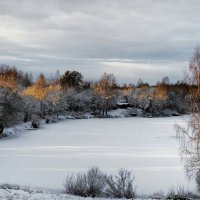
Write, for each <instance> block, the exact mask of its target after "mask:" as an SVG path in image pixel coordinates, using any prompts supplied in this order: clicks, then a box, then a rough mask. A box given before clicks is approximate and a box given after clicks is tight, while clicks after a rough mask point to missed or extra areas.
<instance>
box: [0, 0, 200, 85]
mask: <svg viewBox="0 0 200 200" xmlns="http://www.w3.org/2000/svg"><path fill="white" fill-rule="evenodd" d="M199 9H200V1H199V0H0V52H1V53H0V63H2V64H9V65H15V66H16V67H17V68H19V69H23V70H25V71H32V72H33V73H34V74H37V73H39V72H44V73H45V74H47V75H49V74H50V73H54V72H55V71H56V70H57V69H59V70H60V72H64V71H65V70H67V69H68V70H77V71H80V72H81V73H82V74H83V75H84V77H85V79H89V80H94V79H98V78H99V77H100V76H101V74H102V73H103V72H105V71H106V72H108V73H114V75H115V76H116V77H117V80H118V82H119V83H129V82H137V80H138V78H140V77H141V78H142V79H143V80H144V81H147V82H150V83H154V82H157V81H158V80H159V79H162V77H163V76H169V78H170V80H171V81H176V80H178V79H182V78H183V71H184V69H185V68H186V67H187V65H188V61H189V59H190V58H191V56H192V54H193V51H194V48H195V47H197V45H198V44H199V42H200V12H199Z"/></svg>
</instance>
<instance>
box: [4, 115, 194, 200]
mask: <svg viewBox="0 0 200 200" xmlns="http://www.w3.org/2000/svg"><path fill="white" fill-rule="evenodd" d="M181 120H182V118H181V117H170V118H150V119H149V118H115V119H112V118H110V119H82V120H70V119H69V120H63V121H61V122H59V123H56V124H48V125H42V127H41V128H40V129H38V130H26V131H24V132H23V133H18V134H14V135H11V136H10V137H7V138H4V139H2V140H0V163H1V165H0V172H1V173H0V183H9V184H20V185H27V186H32V187H34V188H43V189H46V190H54V191H62V190H63V182H64V180H65V177H66V176H67V174H69V173H71V172H78V171H83V170H87V169H88V168H89V167H91V166H99V167H100V168H101V169H102V170H104V171H106V172H108V173H113V172H116V171H117V170H118V169H119V168H127V169H131V170H133V172H134V174H135V178H136V185H137V193H139V194H153V193H154V192H158V191H160V190H163V191H164V192H166V191H169V190H170V188H172V187H174V188H179V187H180V186H183V187H184V188H185V189H188V190H191V191H194V190H195V182H194V180H191V181H190V182H189V181H188V180H187V177H186V175H185V173H184V167H183V163H182V162H181V160H180V158H179V143H178V140H177V139H176V137H175V136H176V133H175V129H174V124H175V123H179V122H181ZM44 199H45V198H44ZM47 199H48V198H47ZM55 199H56V198H55Z"/></svg>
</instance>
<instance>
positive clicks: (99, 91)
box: [94, 73, 117, 115]
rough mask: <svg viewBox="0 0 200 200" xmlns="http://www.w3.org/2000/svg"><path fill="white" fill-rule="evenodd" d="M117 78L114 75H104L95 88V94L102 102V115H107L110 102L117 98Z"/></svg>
mask: <svg viewBox="0 0 200 200" xmlns="http://www.w3.org/2000/svg"><path fill="white" fill-rule="evenodd" d="M116 85H117V82H116V78H115V77H114V75H113V74H107V73H104V74H103V75H102V77H101V79H100V80H99V81H98V83H96V84H95V86H94V94H95V96H97V97H99V98H100V100H101V109H102V114H103V115H107V113H108V109H109V103H110V101H111V100H112V99H113V98H114V97H116V95H117V93H116Z"/></svg>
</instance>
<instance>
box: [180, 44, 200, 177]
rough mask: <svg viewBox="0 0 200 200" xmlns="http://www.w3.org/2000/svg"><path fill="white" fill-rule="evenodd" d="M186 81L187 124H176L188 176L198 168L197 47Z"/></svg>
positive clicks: (199, 89) (199, 72) (199, 79)
mask: <svg viewBox="0 0 200 200" xmlns="http://www.w3.org/2000/svg"><path fill="white" fill-rule="evenodd" d="M187 81H188V83H189V84H190V87H189V90H190V98H191V105H192V108H193V109H192V112H191V114H190V116H189V118H188V119H187V126H185V127H183V126H177V127H176V128H177V133H178V136H179V138H180V141H181V154H182V157H183V158H184V161H185V163H186V164H185V168H186V170H187V173H188V175H189V176H192V175H197V173H198V172H199V169H200V51H199V48H198V47H197V48H196V50H195V52H194V55H193V57H192V59H191V61H190V63H189V71H188V73H187Z"/></svg>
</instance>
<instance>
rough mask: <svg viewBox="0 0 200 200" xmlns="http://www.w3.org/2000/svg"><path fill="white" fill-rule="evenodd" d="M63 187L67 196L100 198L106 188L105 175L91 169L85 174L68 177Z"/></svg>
mask: <svg viewBox="0 0 200 200" xmlns="http://www.w3.org/2000/svg"><path fill="white" fill-rule="evenodd" d="M64 186H65V189H66V193H68V194H73V195H77V196H83V197H97V196H102V195H103V192H104V188H105V186H106V174H105V173H103V172H101V171H100V170H99V168H98V167H92V168H91V169H89V170H88V172H86V173H78V174H77V175H76V176H74V175H71V176H68V177H67V178H66V180H65V184H64Z"/></svg>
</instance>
